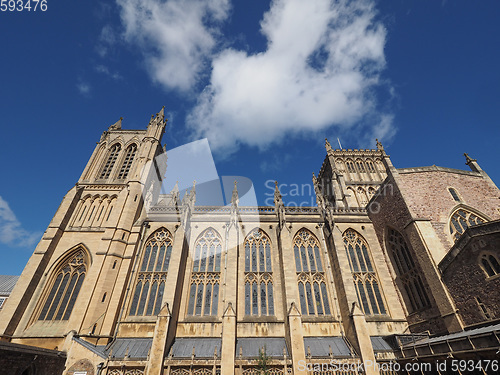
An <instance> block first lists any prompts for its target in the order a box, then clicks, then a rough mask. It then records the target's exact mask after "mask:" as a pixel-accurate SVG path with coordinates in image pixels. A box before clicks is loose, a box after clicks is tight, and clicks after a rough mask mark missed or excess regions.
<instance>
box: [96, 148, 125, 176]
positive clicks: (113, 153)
mask: <svg viewBox="0 0 500 375" xmlns="http://www.w3.org/2000/svg"><path fill="white" fill-rule="evenodd" d="M121 149H122V145H121V143H120V142H116V143H114V144H113V146H111V147H110V148H109V151H108V157H107V160H106V163H105V164H104V165H103V167H102V170H101V173H100V176H99V179H101V180H104V179H107V178H108V177H109V175H110V174H111V171H112V170H113V167H114V166H115V163H116V159H118V154H119V153H120V151H121Z"/></svg>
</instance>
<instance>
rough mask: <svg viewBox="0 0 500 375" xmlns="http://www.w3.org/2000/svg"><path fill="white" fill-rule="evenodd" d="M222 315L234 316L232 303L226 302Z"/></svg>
mask: <svg viewBox="0 0 500 375" xmlns="http://www.w3.org/2000/svg"><path fill="white" fill-rule="evenodd" d="M222 316H223V317H236V312H235V311H234V309H233V304H232V303H231V302H228V303H227V308H226V311H224V314H223V315H222Z"/></svg>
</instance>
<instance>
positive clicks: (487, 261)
mask: <svg viewBox="0 0 500 375" xmlns="http://www.w3.org/2000/svg"><path fill="white" fill-rule="evenodd" d="M480 264H481V267H482V269H483V270H484V272H486V274H487V275H488V277H491V276H495V275H498V274H500V263H499V262H498V259H497V257H496V256H495V255H493V254H491V253H485V254H483V255H481V257H480Z"/></svg>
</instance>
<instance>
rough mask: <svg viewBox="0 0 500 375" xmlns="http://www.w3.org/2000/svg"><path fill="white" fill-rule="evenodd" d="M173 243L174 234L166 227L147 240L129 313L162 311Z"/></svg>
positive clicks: (149, 313) (156, 312) (147, 313)
mask: <svg viewBox="0 0 500 375" xmlns="http://www.w3.org/2000/svg"><path fill="white" fill-rule="evenodd" d="M172 245H173V239H172V235H171V233H170V232H169V231H168V230H166V229H164V228H161V229H159V230H157V231H156V232H154V233H153V234H152V235H151V236H150V238H149V239H148V241H147V242H146V245H145V246H144V253H143V254H142V258H141V265H140V268H139V273H138V277H137V282H136V285H135V291H134V295H133V297H132V302H131V304H130V312H129V315H158V313H159V312H160V310H161V307H162V300H163V293H164V290H165V281H166V280H167V272H168V266H169V263H170V257H171V255H172Z"/></svg>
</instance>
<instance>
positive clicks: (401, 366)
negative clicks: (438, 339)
mask: <svg viewBox="0 0 500 375" xmlns="http://www.w3.org/2000/svg"><path fill="white" fill-rule="evenodd" d="M297 369H298V370H299V371H308V372H310V373H313V372H316V373H321V372H343V373H348V372H352V373H365V372H366V370H368V369H373V370H375V371H377V372H380V373H399V372H401V371H403V372H407V373H420V374H428V373H429V374H430V373H436V372H438V373H442V372H447V371H451V372H453V373H461V372H478V373H481V372H483V373H487V372H488V371H493V372H498V370H499V369H500V364H499V361H498V360H496V359H494V360H489V359H481V360H473V359H469V360H467V359H452V360H443V361H439V360H436V361H432V362H416V361H415V362H413V361H412V362H406V363H400V362H395V361H389V362H376V361H375V362H374V361H370V360H368V361H364V362H362V361H356V362H346V361H339V360H334V359H331V360H329V361H325V362H315V363H311V362H307V361H305V360H300V361H299V362H298V364H297Z"/></svg>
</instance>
